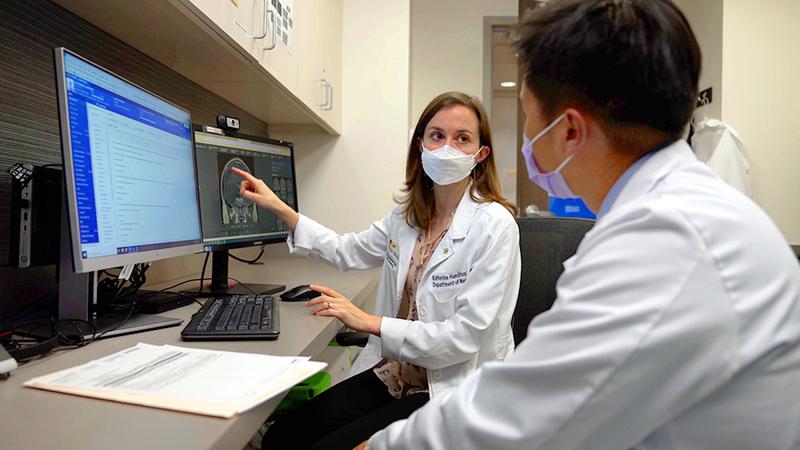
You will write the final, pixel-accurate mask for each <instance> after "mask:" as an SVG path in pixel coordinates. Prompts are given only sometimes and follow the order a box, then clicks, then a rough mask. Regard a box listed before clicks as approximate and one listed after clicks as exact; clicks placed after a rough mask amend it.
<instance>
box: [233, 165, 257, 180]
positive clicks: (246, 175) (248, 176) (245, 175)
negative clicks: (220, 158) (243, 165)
mask: <svg viewBox="0 0 800 450" xmlns="http://www.w3.org/2000/svg"><path fill="white" fill-rule="evenodd" d="M231 172H233V173H235V174H236V175H239V176H240V177H242V178H244V179H245V180H247V181H252V182H255V181H256V180H258V178H256V177H254V176H253V175H251V174H249V173H247V172H245V171H244V170H242V169H239V168H236V167H231Z"/></svg>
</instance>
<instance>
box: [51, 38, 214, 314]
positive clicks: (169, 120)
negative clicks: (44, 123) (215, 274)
mask: <svg viewBox="0 0 800 450" xmlns="http://www.w3.org/2000/svg"><path fill="white" fill-rule="evenodd" d="M55 66H56V81H57V88H58V105H59V116H60V122H61V143H62V153H63V162H64V175H65V180H66V189H65V193H66V214H62V217H66V219H67V223H68V230H67V231H68V236H64V234H65V233H62V249H63V250H62V264H61V267H60V272H59V273H60V278H61V279H60V286H65V288H64V289H61V288H60V291H64V290H67V289H66V288H67V287H69V285H70V284H73V285H74V286H73V287H76V286H77V287H80V286H81V285H82V284H84V283H86V282H87V281H86V280H87V279H86V278H81V277H75V276H74V275H76V274H83V273H93V272H95V271H99V270H105V269H108V268H112V267H118V266H124V265H129V264H134V263H144V262H150V261H154V260H158V259H163V258H169V257H174V256H181V255H188V254H191V253H197V252H200V251H202V232H201V228H200V214H199V206H198V196H197V191H196V186H197V182H196V178H195V176H196V173H195V166H194V150H193V144H192V138H193V136H192V124H191V116H190V114H189V112H188V111H187V110H185V109H183V108H181V107H179V106H177V105H175V104H173V103H171V102H169V101H167V100H164V99H163V98H161V97H159V96H157V95H155V94H153V93H151V92H149V91H147V90H145V89H143V88H141V87H139V86H137V85H135V84H133V83H131V82H129V81H127V80H125V79H123V78H121V77H119V76H117V75H115V74H114V73H112V72H110V71H108V70H106V69H104V68H102V67H100V66H98V65H97V64H94V63H92V62H90V61H89V60H87V59H85V58H82V57H80V56H78V55H77V54H75V53H73V52H71V51H68V50H66V49H64V48H57V49H55ZM63 241H67V242H63ZM65 243H69V244H71V245H69V246H65V245H64V244H65ZM64 252H66V253H69V254H71V258H68V257H65V256H64V255H63V253H64ZM70 259H71V261H69V260H70ZM70 263H71V264H70ZM65 266H66V267H65ZM65 278H66V279H65ZM92 279H94V280H96V276H95V275H90V278H89V281H88V283H89V288H88V289H89V292H88V295H89V296H90V297H91V296H92V289H94V287H93V285H92ZM80 290H81V291H85V290H86V289H80ZM73 293H74V289H72V290H67V292H61V294H62V297H63V298H60V299H59V309H60V313H59V315H60V316H76V317H61V318H80V319H87V317H85V316H87V315H88V314H89V312H88V311H87V309H86V305H85V303H86V298H85V297H84V292H80V293H79V294H78V295H73ZM134 322H135V321H134Z"/></svg>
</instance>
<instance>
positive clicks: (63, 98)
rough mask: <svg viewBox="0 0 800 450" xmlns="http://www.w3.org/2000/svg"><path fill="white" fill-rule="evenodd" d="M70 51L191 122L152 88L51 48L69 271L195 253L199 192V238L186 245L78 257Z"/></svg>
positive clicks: (198, 244)
mask: <svg viewBox="0 0 800 450" xmlns="http://www.w3.org/2000/svg"><path fill="white" fill-rule="evenodd" d="M67 53H68V54H70V55H71V56H73V57H76V58H78V59H80V60H82V61H84V62H86V63H87V64H90V65H92V66H94V67H97V68H98V69H100V70H102V71H104V72H106V73H108V74H109V75H112V76H114V77H116V78H118V79H120V80H122V81H124V82H126V83H128V84H130V85H132V86H134V87H136V88H138V89H141V90H142V91H144V92H146V93H147V94H149V95H152V96H154V97H156V98H158V99H159V100H162V101H164V102H166V103H169V104H170V105H172V106H174V107H176V108H178V109H180V110H182V111H185V112H186V113H188V114H189V120H190V121H191V113H190V112H189V111H188V110H187V109H185V108H182V107H181V106H179V105H176V104H175V103H173V102H171V101H169V100H167V99H165V98H163V97H161V96H160V95H158V94H155V93H153V92H152V91H150V90H148V89H145V88H143V87H141V86H139V85H138V84H136V83H133V82H131V81H129V80H127V79H126V78H124V77H121V76H119V75H117V74H116V73H114V72H112V71H110V70H108V69H106V68H105V67H103V66H101V65H99V64H97V63H95V62H93V61H91V60H89V59H86V58H84V57H83V56H81V55H79V54H77V53H75V52H73V51H71V50H68V49H66V48H64V47H56V48H55V49H54V54H55V68H56V91H57V97H58V116H59V125H60V128H61V157H62V163H63V165H64V178H65V181H66V194H67V195H66V197H67V204H66V205H65V206H66V207H67V211H66V214H67V219H68V222H69V231H70V244H71V248H72V264H73V270H74V271H75V272H76V273H87V272H94V271H98V270H105V269H110V268H113V267H119V266H125V265H129V264H137V263H146V262H151V261H157V260H161V259H166V258H174V257H177V256H186V255H191V254H195V253H201V252H202V251H203V243H202V242H203V229H202V220H201V219H202V218H201V216H200V197H199V194H195V198H196V201H197V220H198V224H200V227H199V229H200V238H199V239H198V240H196V241H194V240H193V241H192V242H191V243H189V244H180V245H175V246H171V247H165V248H160V249H155V250H145V251H140V252H133V253H125V254H117V255H111V256H99V257H96V258H86V259H84V258H82V256H81V242H80V230H79V226H78V208H77V194H76V192H75V173H74V168H73V165H72V163H73V160H72V139H71V134H70V133H71V131H70V126H69V106H68V104H67V87H66V64H65V54H67ZM191 145H192V152H194V133H191ZM192 164H195V158H194V153H192ZM193 174H194V176H195V180H194V183H195V186H196V185H197V167H196V166H195V168H194V172H193Z"/></svg>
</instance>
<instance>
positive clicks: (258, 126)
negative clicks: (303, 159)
mask: <svg viewBox="0 0 800 450" xmlns="http://www.w3.org/2000/svg"><path fill="white" fill-rule="evenodd" d="M61 46H63V47H66V48H69V49H70V50H73V51H75V52H77V53H78V54H80V55H82V56H84V57H86V58H88V59H90V60H92V61H94V62H96V63H98V64H100V65H102V66H104V67H106V68H107V69H110V70H112V71H114V72H116V73H118V74H119V75H121V76H123V77H125V78H127V79H128V80H130V81H132V82H134V83H137V84H139V85H141V86H142V87H144V88H146V89H149V90H151V91H153V92H155V93H157V94H159V95H161V96H162V97H164V98H166V99H168V100H170V101H173V102H175V103H177V104H178V105H180V106H182V107H184V108H186V109H188V110H189V111H191V113H192V120H193V121H194V122H197V123H214V121H215V117H216V115H217V114H218V113H227V114H231V115H235V116H237V117H240V118H241V121H242V131H244V132H247V133H252V134H262V135H263V134H266V132H267V125H266V124H265V123H263V122H261V121H260V120H258V119H256V118H254V117H253V116H251V115H250V114H247V113H245V112H244V111H242V110H240V109H239V108H237V107H235V106H233V105H232V104H230V103H228V102H226V101H225V100H223V99H222V98H220V97H218V96H216V95H214V94H212V93H211V92H209V91H207V90H206V89H204V88H202V87H201V86H199V85H197V84H195V83H193V82H191V81H189V80H188V79H186V78H184V77H182V76H181V75H179V74H177V73H176V72H173V71H172V70H170V69H168V68H167V67H165V66H163V65H162V64H160V63H158V62H156V61H155V60H152V59H150V58H149V57H147V56H145V55H144V54H142V53H140V52H139V51H137V50H136V49H134V48H132V47H130V46H128V45H126V44H125V43H124V42H122V41H120V40H118V39H116V38H114V37H113V36H111V35H109V34H107V33H105V32H104V31H102V30H100V29H99V28H97V27H94V26H92V25H91V24H90V23H88V22H86V21H84V20H82V19H81V18H79V17H77V16H75V15H74V14H72V13H70V12H69V11H67V10H65V9H63V8H61V7H60V6H58V5H56V4H54V3H52V2H50V1H48V0H2V1H0V292H3V293H4V294H5V295H8V294H11V295H15V294H13V293H11V292H10V291H9V290H8V289H7V288H8V287H12V288H13V287H14V286H22V285H24V284H26V282H25V281H24V278H25V277H26V276H27V273H28V272H30V276H33V277H40V276H41V275H40V274H41V273H42V272H41V271H27V272H26V271H19V270H13V269H9V268H3V267H1V266H4V265H7V264H8V240H9V221H10V218H9V208H10V190H11V181H10V177H9V175H7V174H6V169H7V168H8V167H9V166H10V165H11V164H12V163H14V162H20V161H22V162H31V163H35V164H46V163H59V162H60V161H61V142H60V137H59V128H58V112H57V101H56V97H55V95H56V89H55V75H54V68H53V48H54V47H61ZM46 273H50V272H46ZM48 278H49V277H48ZM2 304H3V300H2V298H0V317H1V316H2V315H3V308H2Z"/></svg>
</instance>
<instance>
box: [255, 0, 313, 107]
mask: <svg viewBox="0 0 800 450" xmlns="http://www.w3.org/2000/svg"><path fill="white" fill-rule="evenodd" d="M241 1H242V2H251V6H252V10H251V11H252V16H253V18H254V20H255V21H256V22H258V21H261V22H262V23H263V22H264V19H265V18H266V27H267V28H266V30H267V33H266V34H265V35H264V37H263V38H261V39H255V38H254V39H252V40H251V43H250V47H249V50H250V53H251V54H252V55H253V57H254V58H255V59H256V60H257V61H258V62H259V63H260V64H261V65H262V66H263V67H264V68H265V69H267V71H268V72H269V73H270V75H272V76H273V77H275V79H276V80H278V82H280V83H281V84H282V85H283V86H284V87H285V88H286V89H287V90H288V91H289V92H291V93H292V94H294V95H297V71H298V65H297V62H298V48H297V45H296V33H295V15H296V14H295V12H294V8H295V1H294V0H241ZM298 3H299V2H298ZM265 7H266V16H265V14H264V11H265V10H264V8H265ZM261 34H262V33H259V36H260V35H261ZM257 37H258V36H257Z"/></svg>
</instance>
